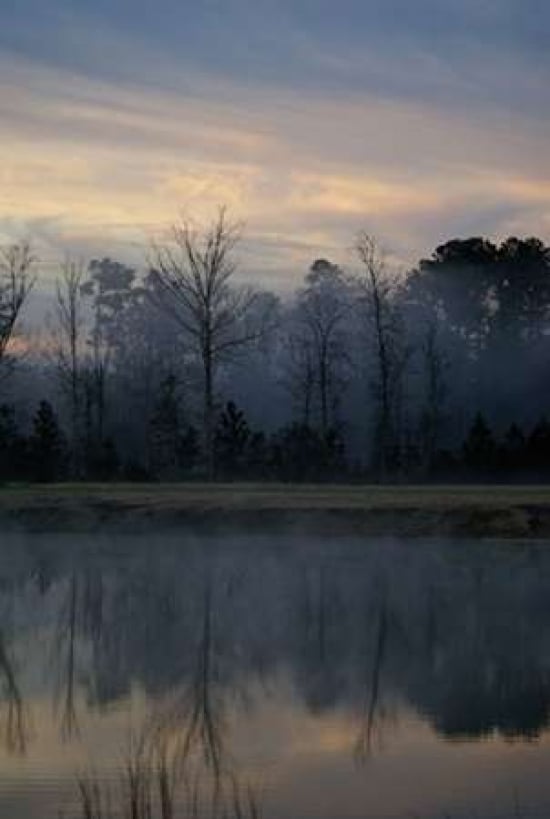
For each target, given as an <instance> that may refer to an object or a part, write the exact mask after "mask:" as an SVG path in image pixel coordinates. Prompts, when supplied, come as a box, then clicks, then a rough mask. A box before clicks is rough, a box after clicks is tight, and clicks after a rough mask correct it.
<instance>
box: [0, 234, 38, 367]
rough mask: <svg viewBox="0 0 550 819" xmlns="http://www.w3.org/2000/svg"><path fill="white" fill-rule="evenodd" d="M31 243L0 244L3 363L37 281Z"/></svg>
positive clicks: (0, 360)
mask: <svg viewBox="0 0 550 819" xmlns="http://www.w3.org/2000/svg"><path fill="white" fill-rule="evenodd" d="M35 263H36V258H35V256H34V255H33V253H32V250H31V247H30V244H29V243H28V242H22V243H21V244H13V245H9V246H8V247H0V364H2V363H4V362H5V358H6V352H7V349H8V345H9V343H10V341H11V339H12V337H13V332H14V330H15V325H16V323H17V319H18V318H19V315H20V313H21V309H22V307H23V305H24V303H25V301H26V299H27V297H28V295H29V293H30V291H31V290H32V287H33V285H34V282H35V275H34V266H35Z"/></svg>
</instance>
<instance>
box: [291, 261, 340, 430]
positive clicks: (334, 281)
mask: <svg viewBox="0 0 550 819" xmlns="http://www.w3.org/2000/svg"><path fill="white" fill-rule="evenodd" d="M305 285H306V286H305V287H304V288H303V289H302V290H301V291H300V292H299V294H298V299H297V303H296V309H295V311H294V322H293V323H294V325H295V330H294V331H293V333H292V336H291V338H292V344H291V350H292V353H293V357H292V359H291V363H292V364H294V371H295V372H294V375H295V376H299V378H298V379H297V378H296V377H294V378H293V379H292V384H293V387H294V389H296V386H297V382H301V383H300V386H301V387H302V388H303V389H304V391H305V392H306V395H304V396H303V400H304V401H305V406H306V407H307V418H308V420H309V414H310V412H309V410H310V407H311V398H312V397H313V395H314V394H315V396H316V398H317V410H318V412H317V415H318V419H319V425H320V430H321V433H322V434H323V435H326V434H327V432H328V430H329V428H330V426H331V424H332V423H333V421H334V413H335V410H336V406H337V401H338V397H339V395H340V394H341V392H342V389H343V387H344V385H345V375H344V370H345V366H346V364H347V353H346V347H347V344H346V340H347V339H346V332H345V329H344V322H345V318H346V315H347V314H348V313H349V310H350V307H351V299H350V297H349V292H348V282H347V281H346V279H345V277H344V274H343V272H342V271H341V270H340V268H339V267H338V266H337V265H335V264H332V263H331V262H328V261H326V260H324V259H319V260H317V261H316V262H314V264H313V265H312V266H311V269H310V271H309V273H308V275H307V276H306V280H305ZM296 365H298V367H299V369H297V367H296Z"/></svg>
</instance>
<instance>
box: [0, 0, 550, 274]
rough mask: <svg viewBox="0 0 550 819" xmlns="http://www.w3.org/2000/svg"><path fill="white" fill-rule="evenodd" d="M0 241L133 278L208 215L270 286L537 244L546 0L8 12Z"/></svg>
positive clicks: (3, 6) (8, 2)
mask: <svg viewBox="0 0 550 819" xmlns="http://www.w3.org/2000/svg"><path fill="white" fill-rule="evenodd" d="M0 11H1V12H2V14H1V17H0V21H1V24H0V150H1V154H0V156H1V161H0V241H12V240H14V239H18V238H20V237H22V236H30V237H31V238H33V240H34V241H35V243H37V245H38V246H39V247H40V254H41V258H42V259H43V266H42V267H43V269H42V273H41V275H42V276H43V277H48V276H50V277H51V276H53V275H54V274H55V269H56V265H57V262H58V260H59V259H60V258H62V257H63V256H64V255H66V254H72V255H78V256H81V257H82V258H89V257H93V256H106V255H109V256H113V257H116V258H118V259H120V260H122V261H127V262H129V263H132V264H136V265H140V264H145V263H146V256H147V247H148V246H150V243H151V241H152V240H154V239H156V240H158V239H159V238H162V237H163V236H164V235H165V231H166V230H167V228H168V226H169V225H170V224H171V223H173V222H174V221H176V220H177V219H179V218H187V219H191V220H194V221H196V222H197V224H205V223H207V222H208V221H209V220H210V219H211V218H212V216H213V214H214V213H215V210H216V207H217V206H218V205H220V204H225V205H227V206H228V208H229V211H230V214H231V215H232V216H233V217H234V218H235V219H237V220H239V221H242V222H243V224H244V233H243V241H242V243H241V246H240V249H239V261H240V264H241V266H242V269H243V270H244V271H245V274H246V276H247V277H248V278H251V279H255V280H257V282H258V283H261V284H262V285H265V286H269V287H272V288H274V289H279V288H281V287H282V288H284V287H285V286H293V285H295V284H297V283H298V282H299V281H300V280H301V279H302V277H303V275H304V273H305V272H306V271H307V268H308V266H309V265H310V264H311V262H312V261H313V260H314V259H316V258H318V257H327V258H330V259H332V260H334V261H336V262H339V263H341V264H347V265H350V264H352V258H353V253H352V248H353V242H354V237H355V236H356V234H357V232H358V231H359V230H362V229H364V230H367V231H368V232H370V233H372V234H374V235H375V236H376V237H377V238H378V240H379V242H380V243H381V245H382V246H383V247H385V248H386V249H387V251H388V252H389V254H390V255H391V257H392V258H393V259H394V261H395V263H396V264H397V265H399V266H402V267H404V268H406V267H407V266H409V265H412V264H414V262H415V261H416V260H417V259H418V258H420V257H421V256H425V255H428V254H429V253H431V251H432V250H433V248H434V247H435V246H436V245H437V244H440V243H441V242H443V241H445V240H446V239H449V238H453V237H456V236H470V235H481V234H483V235H488V236H490V237H493V238H495V239H501V238H505V237H506V236H508V235H511V234H516V235H517V234H519V235H538V236H540V237H541V238H543V239H544V240H545V241H547V242H548V241H550V162H549V159H550V156H549V154H550V105H549V103H550V82H549V80H550V49H548V42H549V40H550V4H548V3H547V1H546V0H339V2H338V3H335V2H328V1H327V0H197V2H195V3H190V2H188V0H156V2H153V1H152V0H133V2H131V3H130V2H127V0H71V2H64V1H63V0H49V1H48V2H47V3H46V2H44V0H0Z"/></svg>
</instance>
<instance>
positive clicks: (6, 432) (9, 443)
mask: <svg viewBox="0 0 550 819" xmlns="http://www.w3.org/2000/svg"><path fill="white" fill-rule="evenodd" d="M25 454H26V453H25V439H24V438H23V437H22V436H21V435H20V434H19V430H18V428H17V423H16V421H15V413H14V410H13V407H10V406H8V405H7V404H2V405H0V482H3V481H8V480H16V479H18V478H21V477H22V476H23V472H24V467H25Z"/></svg>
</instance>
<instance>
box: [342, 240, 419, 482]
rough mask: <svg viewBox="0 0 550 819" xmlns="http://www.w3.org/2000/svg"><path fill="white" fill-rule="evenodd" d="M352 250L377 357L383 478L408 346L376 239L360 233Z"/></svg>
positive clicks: (392, 452)
mask: <svg viewBox="0 0 550 819" xmlns="http://www.w3.org/2000/svg"><path fill="white" fill-rule="evenodd" d="M355 250H356V253H357V256H358V258H359V261H360V263H361V266H362V271H361V273H360V274H359V275H358V276H357V277H356V283H357V286H358V290H359V306H360V309H361V313H362V317H363V320H364V322H365V324H366V328H367V333H368V336H369V338H370V342H371V344H372V347H373V352H374V357H375V361H376V372H375V376H374V378H373V381H372V387H373V392H374V397H375V400H376V424H375V463H376V466H377V468H378V471H379V474H380V477H381V478H382V479H384V478H385V477H386V475H387V473H388V471H389V469H390V468H391V466H392V464H393V462H394V460H395V457H396V449H397V447H398V444H399V440H398V439H399V435H398V426H399V411H400V409H401V397H402V396H401V393H402V377H403V373H404V370H405V366H406V363H407V361H408V359H409V357H410V348H409V347H408V346H407V344H406V341H405V337H404V336H405V333H404V326H403V320H402V316H401V312H400V310H399V307H398V305H397V302H396V293H397V290H398V285H397V282H396V278H395V276H394V275H393V274H392V273H391V271H390V270H389V269H388V267H387V265H386V262H385V259H384V256H383V255H382V253H381V251H380V249H379V247H378V244H377V242H376V240H375V239H374V238H373V237H372V236H370V235H369V234H368V233H364V232H363V233H360V234H359V236H358V238H357V242H356V245H355Z"/></svg>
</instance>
